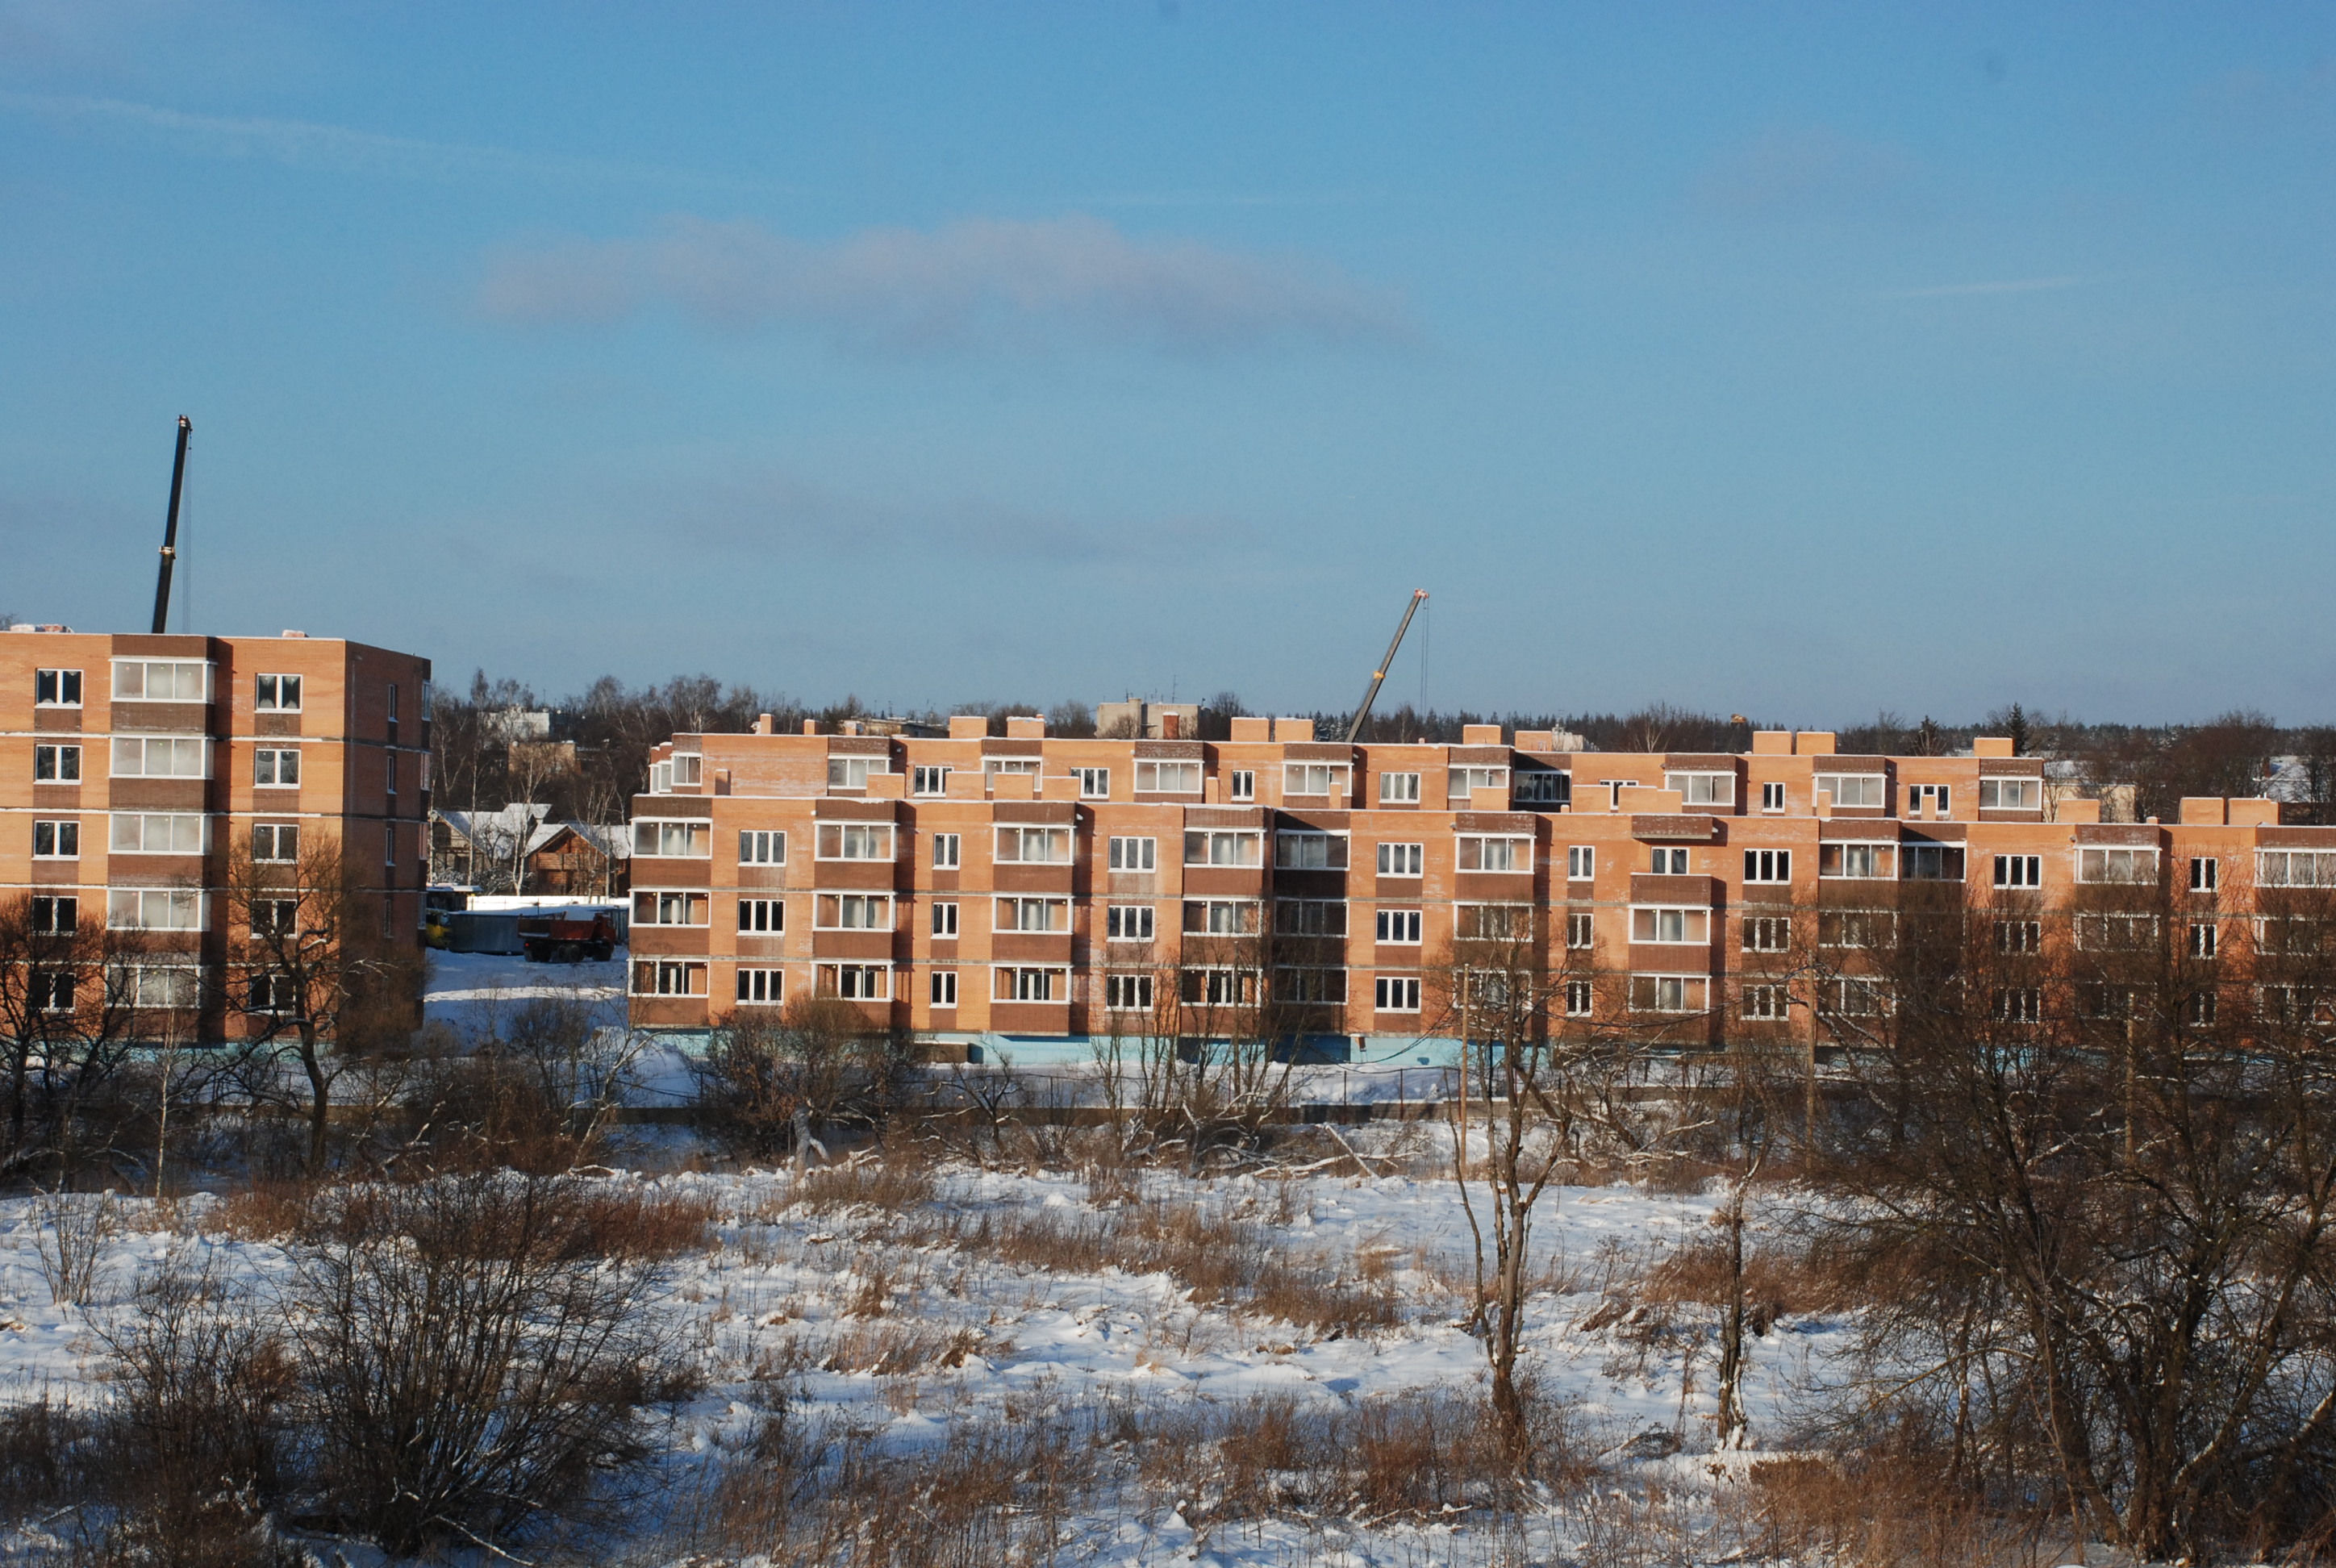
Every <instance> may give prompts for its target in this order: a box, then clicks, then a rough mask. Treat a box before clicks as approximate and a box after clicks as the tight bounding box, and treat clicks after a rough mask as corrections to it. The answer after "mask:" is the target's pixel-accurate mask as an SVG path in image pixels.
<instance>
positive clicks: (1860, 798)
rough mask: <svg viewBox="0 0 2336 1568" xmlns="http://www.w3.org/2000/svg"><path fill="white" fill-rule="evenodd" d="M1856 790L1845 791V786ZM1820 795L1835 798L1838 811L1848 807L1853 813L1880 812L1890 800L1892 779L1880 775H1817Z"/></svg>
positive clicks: (1885, 775)
mask: <svg viewBox="0 0 2336 1568" xmlns="http://www.w3.org/2000/svg"><path fill="white" fill-rule="evenodd" d="M1844 785H1852V786H1854V788H1851V789H1848V790H1846V791H1845V790H1844V787H1843V786H1844ZM1816 788H1817V791H1818V793H1819V794H1828V795H1831V796H1832V797H1833V803H1834V806H1835V809H1836V810H1838V809H1840V808H1842V807H1844V806H1846V807H1848V808H1850V809H1851V810H1853V811H1862V810H1865V809H1868V808H1871V809H1874V810H1876V811H1878V810H1880V809H1881V808H1882V807H1883V805H1885V804H1886V803H1888V802H1889V799H1890V778H1889V775H1888V774H1878V773H1825V774H1817V775H1816Z"/></svg>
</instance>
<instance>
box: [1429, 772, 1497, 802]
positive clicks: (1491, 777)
mask: <svg viewBox="0 0 2336 1568" xmlns="http://www.w3.org/2000/svg"><path fill="white" fill-rule="evenodd" d="M1508 787H1509V770H1508V769H1507V768H1505V767H1498V766H1494V765H1491V764H1487V763H1450V764H1447V765H1445V770H1444V793H1445V795H1446V796H1448V797H1450V798H1453V799H1455V800H1458V801H1460V802H1461V803H1463V804H1464V805H1465V803H1467V802H1468V801H1469V800H1471V799H1473V798H1474V797H1475V793H1476V792H1477V791H1478V790H1480V789H1497V790H1505V789H1507V788H1508Z"/></svg>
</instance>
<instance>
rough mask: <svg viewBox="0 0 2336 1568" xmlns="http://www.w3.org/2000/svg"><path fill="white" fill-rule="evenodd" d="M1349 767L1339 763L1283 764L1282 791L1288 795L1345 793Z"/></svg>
mask: <svg viewBox="0 0 2336 1568" xmlns="http://www.w3.org/2000/svg"><path fill="white" fill-rule="evenodd" d="M1346 789H1347V769H1346V766H1345V765H1343V764H1338V763H1319V762H1293V763H1284V764H1282V765H1281V793H1282V794H1286V795H1328V794H1345V793H1346Z"/></svg>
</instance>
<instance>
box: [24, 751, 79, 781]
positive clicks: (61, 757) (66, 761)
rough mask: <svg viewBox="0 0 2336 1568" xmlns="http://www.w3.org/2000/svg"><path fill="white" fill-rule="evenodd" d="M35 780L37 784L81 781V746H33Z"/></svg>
mask: <svg viewBox="0 0 2336 1568" xmlns="http://www.w3.org/2000/svg"><path fill="white" fill-rule="evenodd" d="M33 780H34V783H35V784H79V783H81V747H79V746H77V745H36V746H34V748H33Z"/></svg>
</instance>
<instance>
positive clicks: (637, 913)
mask: <svg viewBox="0 0 2336 1568" xmlns="http://www.w3.org/2000/svg"><path fill="white" fill-rule="evenodd" d="M712 910H713V899H712V896H711V895H709V894H706V893H693V892H688V891H679V892H657V891H653V890H650V889H645V888H644V889H637V890H636V891H634V893H633V923H634V924H635V925H637V926H702V925H706V924H708V923H710V922H711V920H713V914H712Z"/></svg>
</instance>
